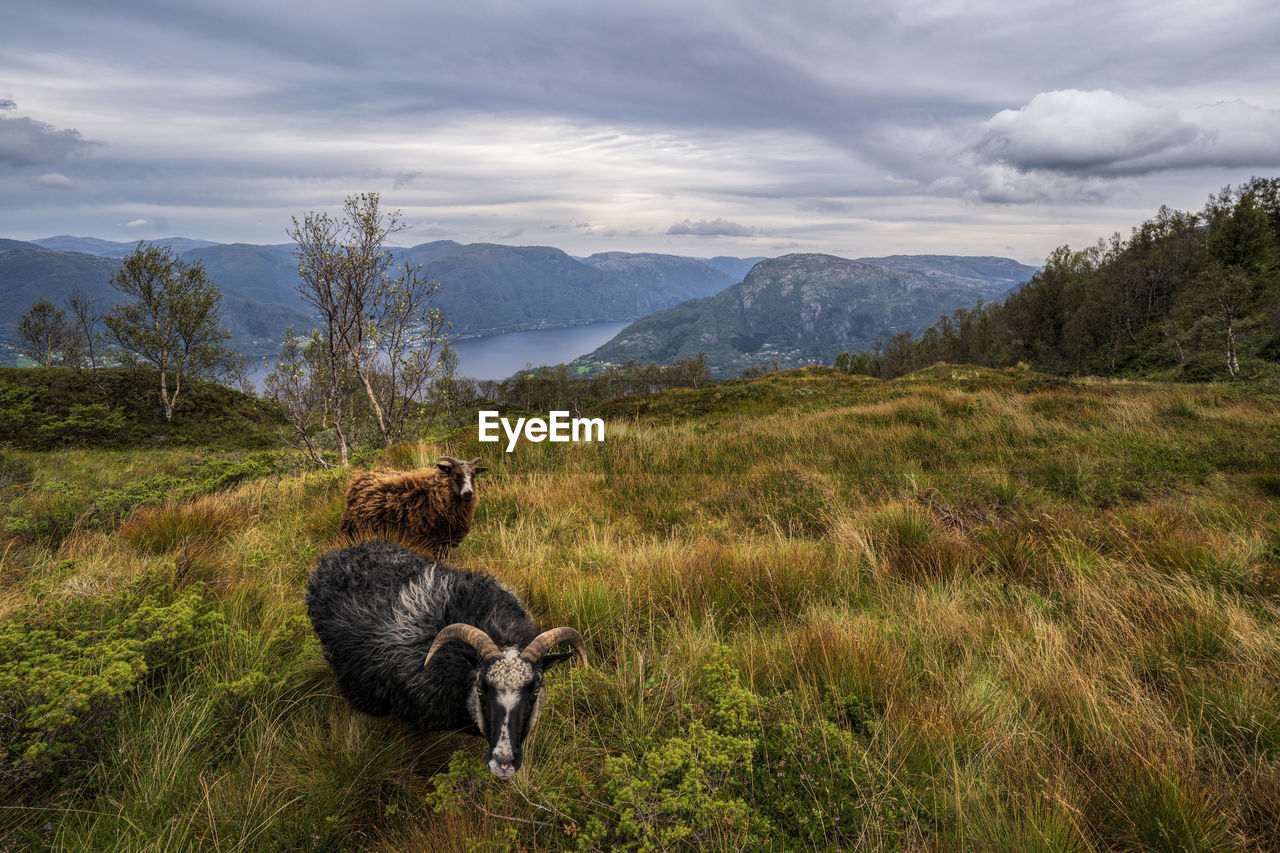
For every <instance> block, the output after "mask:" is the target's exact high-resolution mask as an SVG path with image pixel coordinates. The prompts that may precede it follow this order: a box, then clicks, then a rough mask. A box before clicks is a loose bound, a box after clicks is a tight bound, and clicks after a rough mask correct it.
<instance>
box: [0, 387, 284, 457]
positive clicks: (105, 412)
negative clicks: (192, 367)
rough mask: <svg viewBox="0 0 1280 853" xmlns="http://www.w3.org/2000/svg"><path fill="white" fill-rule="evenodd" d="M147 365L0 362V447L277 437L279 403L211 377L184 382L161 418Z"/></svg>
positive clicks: (248, 445) (216, 443) (253, 441)
mask: <svg viewBox="0 0 1280 853" xmlns="http://www.w3.org/2000/svg"><path fill="white" fill-rule="evenodd" d="M159 396H160V394H159V378H158V375H157V374H156V373H155V372H153V371H149V370H126V369H124V368H99V369H98V370H73V369H72V368H70V367H29V368H21V369H19V368H12V367H0V410H2V411H0V447H6V446H7V447H21V448H26V449H36V450H52V449H57V448H66V447H97V448H108V447H114V448H122V447H132V448H143V447H172V446H182V445H185V446H189V447H218V448H241V449H263V448H268V447H275V446H276V445H278V444H279V442H280V435H281V430H282V429H283V427H284V425H285V421H284V418H283V416H282V415H281V413H280V409H279V407H278V406H277V405H276V404H275V403H273V402H271V401H269V400H263V399H260V398H258V397H255V396H253V395H251V394H245V393H243V392H241V391H236V390H234V389H231V388H227V387H224V386H222V385H218V384H217V383H214V382H203V381H200V380H190V379H188V380H187V381H186V384H185V386H184V388H183V391H182V393H181V394H180V395H179V397H178V403H177V406H176V408H175V411H174V419H173V421H166V420H165V418H164V411H163V409H162V408H161V406H160V401H159Z"/></svg>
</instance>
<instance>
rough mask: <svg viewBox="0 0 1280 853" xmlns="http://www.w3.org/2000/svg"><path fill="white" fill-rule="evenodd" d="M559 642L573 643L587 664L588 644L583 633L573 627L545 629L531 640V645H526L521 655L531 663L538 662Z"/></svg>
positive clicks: (574, 648) (583, 662) (583, 663)
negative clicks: (583, 638)
mask: <svg viewBox="0 0 1280 853" xmlns="http://www.w3.org/2000/svg"><path fill="white" fill-rule="evenodd" d="M559 643H570V644H572V646H573V650H574V651H575V652H577V653H578V657H579V658H580V659H581V660H582V665H583V666H586V665H587V644H586V643H584V642H583V641H582V635H581V634H579V633H578V632H577V631H575V630H573V629H572V628H552V629H551V630H550V631H543V632H542V633H541V634H539V635H538V636H536V637H534V638H533V639H532V640H530V641H529V645H527V646H525V647H524V651H522V652H521V653H520V657H521V658H522V659H524V660H526V661H528V662H529V663H537V662H538V661H540V660H542V656H543V655H545V654H546V653H547V652H548V651H549V650H550V649H551V647H552V646H555V645H557V644H559Z"/></svg>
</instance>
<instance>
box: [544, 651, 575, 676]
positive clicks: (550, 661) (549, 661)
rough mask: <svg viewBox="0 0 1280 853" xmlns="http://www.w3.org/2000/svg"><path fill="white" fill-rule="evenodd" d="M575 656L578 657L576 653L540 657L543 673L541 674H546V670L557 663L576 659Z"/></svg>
mask: <svg viewBox="0 0 1280 853" xmlns="http://www.w3.org/2000/svg"><path fill="white" fill-rule="evenodd" d="M577 656H578V653H577V652H564V653H562V654H557V655H543V656H542V671H543V672H546V671H547V670H549V669H551V667H553V666H555V665H556V664H558V663H563V662H565V661H567V660H568V659H569V658H576V657H577Z"/></svg>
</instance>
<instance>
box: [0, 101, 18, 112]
mask: <svg viewBox="0 0 1280 853" xmlns="http://www.w3.org/2000/svg"><path fill="white" fill-rule="evenodd" d="M17 108H18V105H17V104H16V103H14V101H13V99H12V98H0V110H16V109H17Z"/></svg>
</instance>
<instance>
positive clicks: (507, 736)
mask: <svg viewBox="0 0 1280 853" xmlns="http://www.w3.org/2000/svg"><path fill="white" fill-rule="evenodd" d="M568 657H570V656H569V655H547V656H545V657H544V658H543V659H542V660H541V661H538V662H536V663H529V662H528V661H526V660H524V659H523V658H521V657H520V650H519V649H517V648H515V647H514V646H511V647H509V648H506V649H504V650H503V652H502V655H501V657H498V658H495V659H494V660H493V661H491V662H490V663H489V664H488V666H487V667H482V668H481V669H479V670H478V671H477V672H476V679H475V684H474V685H473V687H472V691H471V698H470V700H469V701H468V703H467V710H468V711H470V712H471V718H472V720H474V721H475V724H476V726H477V727H478V728H479V729H480V733H481V734H482V735H483V736H484V737H485V739H486V740H488V741H489V755H488V760H489V772H490V773H492V774H493V775H494V776H496V777H498V778H499V779H510V778H511V777H512V776H514V775H515V774H516V771H517V770H519V769H520V764H521V762H522V761H523V760H524V739H525V737H526V736H527V735H528V734H529V732H530V731H532V730H533V727H534V725H535V724H537V722H538V715H539V714H540V713H541V711H542V704H543V702H544V701H546V699H545V696H544V694H543V690H542V673H543V672H544V671H545V670H546V669H547V667H549V666H551V665H552V664H554V663H558V662H559V661H561V660H564V659H566V658H568Z"/></svg>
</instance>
